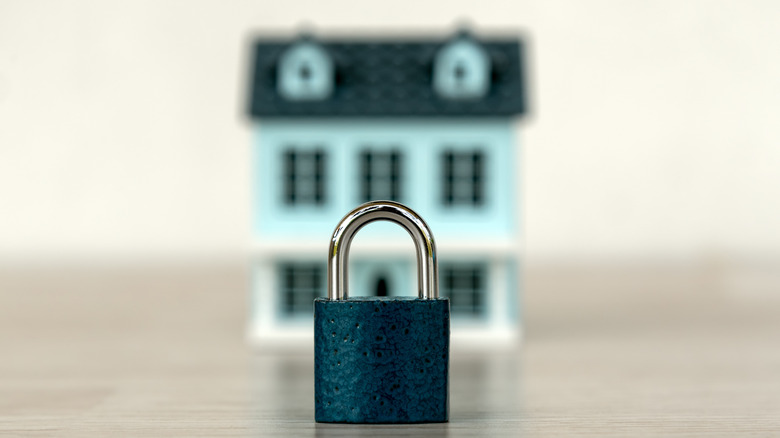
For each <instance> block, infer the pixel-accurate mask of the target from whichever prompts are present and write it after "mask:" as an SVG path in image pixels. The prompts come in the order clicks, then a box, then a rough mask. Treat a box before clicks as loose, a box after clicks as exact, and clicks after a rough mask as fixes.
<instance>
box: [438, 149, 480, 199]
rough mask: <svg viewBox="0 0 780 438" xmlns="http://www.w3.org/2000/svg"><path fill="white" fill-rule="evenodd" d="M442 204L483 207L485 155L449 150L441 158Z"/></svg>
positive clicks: (475, 151)
mask: <svg viewBox="0 0 780 438" xmlns="http://www.w3.org/2000/svg"><path fill="white" fill-rule="evenodd" d="M441 163H442V175H443V181H442V203H443V204H444V205H445V206H461V205H462V206H474V207H477V206H481V205H482V204H483V203H484V202H485V176H484V174H485V169H484V167H485V154H484V153H483V152H482V151H479V150H472V151H453V150H447V151H445V152H444V153H443V154H442V156H441Z"/></svg>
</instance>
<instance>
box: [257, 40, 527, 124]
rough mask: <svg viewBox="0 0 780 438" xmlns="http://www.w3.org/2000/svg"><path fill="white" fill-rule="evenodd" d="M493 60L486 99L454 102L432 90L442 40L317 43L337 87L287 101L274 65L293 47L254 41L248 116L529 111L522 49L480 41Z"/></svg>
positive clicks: (514, 44) (492, 114)
mask: <svg viewBox="0 0 780 438" xmlns="http://www.w3.org/2000/svg"><path fill="white" fill-rule="evenodd" d="M477 41H478V42H479V44H481V45H482V47H483V48H484V49H485V51H486V52H487V54H488V56H489V57H490V60H491V72H492V76H491V83H490V87H489V91H488V93H487V94H486V95H485V96H483V97H482V98H479V99H471V100H454V99H446V98H443V97H440V96H438V95H437V93H436V92H435V91H434V89H433V86H432V77H433V62H434V57H435V55H436V53H437V52H438V50H439V49H441V48H442V47H443V46H444V45H445V44H446V43H447V42H449V41H448V40H441V41H433V40H431V41H322V40H318V41H317V43H318V44H320V45H321V47H323V48H324V49H325V51H326V52H327V53H328V54H329V55H330V56H331V57H332V58H333V60H334V64H335V69H336V72H335V78H334V80H335V84H334V90H333V93H332V94H331V95H330V96H329V97H328V98H327V99H325V100H320V101H294V100H286V99H284V98H283V97H282V96H280V95H279V94H278V92H277V90H276V81H277V78H276V72H277V63H278V61H279V59H280V58H281V56H282V54H283V53H284V51H285V50H286V49H287V48H289V47H290V46H291V45H293V44H294V43H295V42H296V41H295V40H289V41H280V40H258V41H257V42H256V44H255V46H254V60H253V61H254V62H253V66H254V71H253V74H252V76H251V84H250V89H251V92H250V102H249V114H250V116H252V117H260V118H268V117H284V118H297V117H458V116H469V117H475V116H477V117H495V116H513V115H520V114H523V113H524V112H525V110H526V100H525V97H526V96H525V92H524V90H525V89H524V87H523V85H524V77H523V58H522V48H523V47H522V44H521V43H520V41H518V40H477Z"/></svg>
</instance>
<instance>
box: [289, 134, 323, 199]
mask: <svg viewBox="0 0 780 438" xmlns="http://www.w3.org/2000/svg"><path fill="white" fill-rule="evenodd" d="M283 157H284V158H283V160H284V201H285V203H286V204H289V205H303V204H310V205H322V204H324V203H325V152H324V151H323V150H322V149H315V150H311V151H299V150H295V149H294V148H292V147H289V148H288V149H287V151H286V152H285V153H284V155H283Z"/></svg>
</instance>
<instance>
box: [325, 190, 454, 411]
mask: <svg viewBox="0 0 780 438" xmlns="http://www.w3.org/2000/svg"><path fill="white" fill-rule="evenodd" d="M378 220H388V221H391V222H395V223H397V224H399V225H401V226H402V227H403V228H405V229H406V231H408V232H409V234H410V235H411V236H412V240H414V244H415V247H416V253H417V269H418V273H417V283H418V296H417V297H381V298H376V297H374V298H368V297H354V298H353V297H349V293H348V289H347V267H348V255H349V247H350V243H351V241H352V238H353V237H354V235H355V233H356V232H357V231H358V230H359V229H360V228H361V227H363V226H364V225H366V224H368V223H370V222H374V221H378ZM438 295H439V286H438V259H437V258H436V244H435V243H434V240H433V234H432V233H431V230H430V229H429V228H428V225H427V224H426V223H425V221H423V219H422V218H421V217H420V216H419V215H418V214H417V213H415V212H414V211H412V210H411V209H409V208H408V207H406V206H404V205H402V204H399V203H397V202H391V201H373V202H368V203H366V204H363V205H361V206H360V207H358V208H356V209H355V210H352V211H351V212H350V213H348V214H347V215H346V216H344V218H343V219H342V220H341V222H340V223H339V224H338V226H337V227H336V230H335V231H334V233H333V237H332V239H331V242H330V249H329V252H328V297H327V298H317V299H315V301H314V403H315V405H314V406H315V408H314V417H315V420H316V421H318V422H325V423H434V422H446V421H448V420H449V387H448V386H449V355H450V351H449V350H450V302H449V299H448V298H439V296H438Z"/></svg>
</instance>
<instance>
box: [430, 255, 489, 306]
mask: <svg viewBox="0 0 780 438" xmlns="http://www.w3.org/2000/svg"><path fill="white" fill-rule="evenodd" d="M486 280H487V278H486V273H485V267H484V266H483V265H480V264H470V263H466V264H452V265H446V266H442V269H441V276H440V287H441V291H442V295H444V296H445V297H448V298H449V299H450V309H451V311H452V313H453V314H457V315H469V316H481V315H483V314H484V312H485V305H486V304H485V293H486V285H487V281H486Z"/></svg>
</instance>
